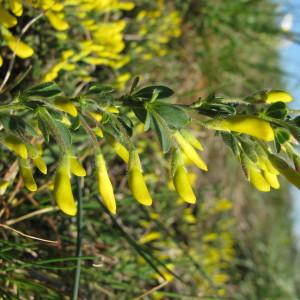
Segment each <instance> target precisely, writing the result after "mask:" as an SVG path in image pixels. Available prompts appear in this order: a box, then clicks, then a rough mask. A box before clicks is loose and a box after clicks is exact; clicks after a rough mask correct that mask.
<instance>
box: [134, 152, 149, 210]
mask: <svg viewBox="0 0 300 300" xmlns="http://www.w3.org/2000/svg"><path fill="white" fill-rule="evenodd" d="M128 168H129V174H128V183H129V188H130V190H131V193H132V195H133V197H134V198H135V199H136V200H137V201H138V202H140V203H141V204H143V205H147V206H148V205H151V204H152V198H151V195H150V194H149V191H148V188H147V186H146V183H145V179H144V176H143V174H142V168H141V162H140V159H139V156H138V153H137V151H135V150H134V151H131V152H130V158H129V166H128Z"/></svg>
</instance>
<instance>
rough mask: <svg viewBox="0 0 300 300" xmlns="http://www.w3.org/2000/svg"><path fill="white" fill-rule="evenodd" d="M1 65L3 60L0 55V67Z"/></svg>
mask: <svg viewBox="0 0 300 300" xmlns="http://www.w3.org/2000/svg"><path fill="white" fill-rule="evenodd" d="M2 65H3V58H2V56H1V55H0V67H1V66H2Z"/></svg>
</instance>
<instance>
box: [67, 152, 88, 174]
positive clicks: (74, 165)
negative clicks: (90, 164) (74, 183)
mask: <svg viewBox="0 0 300 300" xmlns="http://www.w3.org/2000/svg"><path fill="white" fill-rule="evenodd" d="M69 160H70V171H71V173H72V174H74V175H76V176H79V177H83V176H86V171H85V169H84V168H83V166H82V165H81V163H80V162H79V160H78V159H77V157H76V156H73V155H70V156H69Z"/></svg>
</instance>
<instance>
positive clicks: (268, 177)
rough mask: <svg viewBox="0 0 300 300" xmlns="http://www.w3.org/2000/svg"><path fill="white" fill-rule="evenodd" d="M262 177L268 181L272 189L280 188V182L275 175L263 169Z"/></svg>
mask: <svg viewBox="0 0 300 300" xmlns="http://www.w3.org/2000/svg"><path fill="white" fill-rule="evenodd" d="M263 174H264V177H265V179H266V180H267V182H268V183H269V185H270V186H271V187H272V188H273V189H276V190H277V189H279V188H280V184H279V181H278V178H277V175H275V174H272V173H269V172H266V171H263Z"/></svg>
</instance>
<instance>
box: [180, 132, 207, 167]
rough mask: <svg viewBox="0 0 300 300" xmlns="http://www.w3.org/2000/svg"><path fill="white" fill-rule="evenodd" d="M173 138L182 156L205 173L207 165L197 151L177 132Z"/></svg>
mask: <svg viewBox="0 0 300 300" xmlns="http://www.w3.org/2000/svg"><path fill="white" fill-rule="evenodd" d="M174 137H175V139H176V141H177V143H178V144H179V146H180V148H181V149H182V151H183V152H184V154H185V155H186V156H187V157H188V158H189V159H190V160H191V161H192V162H193V163H194V164H195V165H196V166H197V167H198V168H200V169H201V170H204V171H207V165H206V163H205V162H204V161H203V160H202V158H201V157H200V155H199V154H198V153H197V151H196V150H195V149H194V148H193V146H192V145H191V144H190V143H189V142H188V141H187V140H186V139H185V138H184V137H183V136H182V135H181V134H180V133H179V131H177V132H175V133H174Z"/></svg>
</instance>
